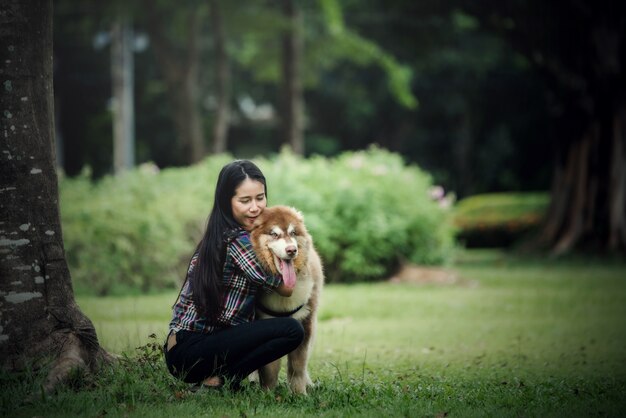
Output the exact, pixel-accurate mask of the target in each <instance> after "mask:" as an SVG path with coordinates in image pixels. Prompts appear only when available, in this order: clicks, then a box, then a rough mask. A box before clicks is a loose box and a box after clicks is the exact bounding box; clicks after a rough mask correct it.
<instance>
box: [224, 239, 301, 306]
mask: <svg viewBox="0 0 626 418" xmlns="http://www.w3.org/2000/svg"><path fill="white" fill-rule="evenodd" d="M226 254H227V258H229V257H230V259H231V260H232V262H233V264H234V265H235V266H237V267H238V268H239V269H240V270H241V271H243V273H244V274H245V275H246V276H247V277H248V279H249V280H251V281H252V282H254V283H256V284H258V285H260V286H262V287H264V288H266V289H268V290H273V291H278V287H279V286H281V285H282V286H284V284H283V280H282V276H281V275H277V276H273V275H271V274H268V273H267V272H266V271H265V269H264V268H263V267H262V266H261V264H260V263H259V261H258V260H257V257H256V254H255V253H254V250H253V248H252V243H250V239H249V237H247V236H242V237H238V238H236V239H234V240H233V241H231V242H230V243H229V245H228V248H227V252H226ZM286 291H287V288H285V292H286ZM278 294H280V295H282V293H280V292H279V293H278ZM289 296H291V292H289Z"/></svg>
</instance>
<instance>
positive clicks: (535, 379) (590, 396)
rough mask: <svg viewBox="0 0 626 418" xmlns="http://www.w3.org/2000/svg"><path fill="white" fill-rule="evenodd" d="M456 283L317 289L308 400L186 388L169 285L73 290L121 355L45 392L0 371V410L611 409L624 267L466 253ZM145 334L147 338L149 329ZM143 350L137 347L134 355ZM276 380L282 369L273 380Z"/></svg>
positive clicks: (620, 347) (612, 412) (619, 396)
mask: <svg viewBox="0 0 626 418" xmlns="http://www.w3.org/2000/svg"><path fill="white" fill-rule="evenodd" d="M456 270H457V272H458V273H459V276H460V277H461V279H460V280H459V281H458V283H457V284H454V285H413V284H390V283H378V284H359V285H332V286H327V287H326V289H325V291H324V298H323V304H322V308H321V312H320V321H319V326H318V335H317V339H316V344H315V349H314V352H313V354H312V358H311V365H310V372H311V375H312V377H313V380H314V381H315V382H316V383H317V386H316V388H315V389H314V390H312V391H311V393H310V395H309V396H308V397H299V396H294V395H291V394H290V393H289V391H288V390H287V388H286V386H285V385H284V384H282V385H281V386H280V387H279V388H278V389H277V391H276V392H272V393H267V392H263V391H261V390H259V389H257V388H256V387H248V388H247V389H246V390H244V391H243V392H241V393H230V392H217V391H216V392H205V393H195V394H194V393H191V392H189V391H188V390H187V386H186V385H184V384H181V383H180V382H177V381H176V380H174V379H173V378H171V377H170V376H169V375H168V374H167V372H166V371H165V369H164V367H163V364H162V360H161V359H160V357H159V354H158V352H157V351H155V350H153V348H154V346H153V345H147V344H153V343H154V342H155V341H156V342H159V343H160V342H161V340H162V339H163V337H164V335H165V332H166V327H167V323H168V320H169V315H170V305H171V303H172V302H173V300H174V299H175V297H176V294H175V293H168V294H163V295H154V296H144V297H126V298H112V297H111V298H104V299H98V298H93V297H81V298H78V302H79V304H80V306H81V308H82V309H83V310H84V311H85V312H86V313H87V315H88V316H89V317H90V318H91V319H92V320H93V321H94V324H95V326H96V329H97V330H98V333H99V336H100V339H101V342H102V344H103V346H104V347H105V348H107V349H108V350H110V351H113V352H118V353H120V352H124V353H126V355H127V356H129V357H130V360H129V361H123V362H122V363H121V364H120V365H119V366H117V367H114V368H109V369H105V370H104V371H102V372H101V374H100V375H99V376H97V377H95V378H93V377H89V376H80V375H79V376H76V377H75V379H74V381H73V382H72V384H71V385H68V386H67V387H65V388H62V389H61V390H59V392H58V393H57V394H56V395H54V396H50V397H46V398H42V397H41V396H39V395H37V396H35V398H34V399H31V401H30V402H24V401H23V399H25V398H26V397H27V394H28V393H29V391H30V390H32V388H33V387H36V385H37V382H39V380H38V379H39V377H38V376H39V375H38V374H36V373H26V374H24V375H23V376H20V377H15V376H9V377H7V376H5V377H3V380H2V384H3V387H5V388H8V389H6V390H3V391H2V394H1V395H0V400H1V402H2V403H1V406H2V411H10V415H11V416H29V417H31V416H46V417H49V416H59V417H61V416H73V415H80V416H94V417H95V416H105V415H106V417H117V416H146V417H153V416H156V417H158V416H163V417H166V416H167V417H171V416H229V417H235V416H245V417H252V416H267V417H274V416H328V417H344V416H372V417H379V416H393V417H396V416H411V417H412V416H420V417H421V416H433V417H434V416H444V414H447V416H462V417H465V416H494V417H495V416H497V417H500V416H555V417H562V416H598V415H599V416H623V415H624V414H625V412H624V411H625V410H626V409H625V408H626V327H625V326H624V325H625V324H624V319H625V318H626V264H624V262H621V261H619V260H613V261H611V260H609V261H607V260H594V259H589V258H585V259H576V258H573V259H570V260H565V261H548V260H541V259H516V258H512V257H510V256H503V255H502V254H501V253H497V252H470V253H466V254H465V255H463V257H462V258H461V259H460V260H459V262H458V265H457V267H456ZM151 333H155V334H156V335H157V338H156V339H151V338H149V337H148V336H149V335H150V334H151ZM138 346H143V349H142V350H136V349H135V348H136V347H138ZM283 382H284V375H283Z"/></svg>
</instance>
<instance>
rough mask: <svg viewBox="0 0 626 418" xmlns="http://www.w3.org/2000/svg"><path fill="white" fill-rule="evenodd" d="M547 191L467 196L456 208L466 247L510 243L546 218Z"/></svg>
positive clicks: (456, 216)
mask: <svg viewBox="0 0 626 418" xmlns="http://www.w3.org/2000/svg"><path fill="white" fill-rule="evenodd" d="M548 204H549V196H548V194H546V193H491V194H481V195H475V196H471V197H468V198H465V199H463V200H461V201H459V203H458V205H457V207H456V208H455V211H454V224H455V225H456V227H457V230H458V233H457V237H458V239H459V240H460V241H462V242H464V244H465V246H466V247H469V248H475V247H508V246H510V245H512V244H514V243H515V242H517V241H519V240H520V239H521V238H523V237H524V236H526V235H527V234H529V233H531V232H532V231H533V230H534V229H535V228H537V227H538V226H539V225H540V223H541V222H542V220H543V217H544V215H545V211H546V210H547V207H548Z"/></svg>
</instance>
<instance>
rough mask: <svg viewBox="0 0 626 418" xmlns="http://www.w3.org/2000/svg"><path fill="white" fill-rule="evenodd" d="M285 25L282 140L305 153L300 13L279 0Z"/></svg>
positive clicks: (286, 0) (290, 1) (287, 1)
mask: <svg viewBox="0 0 626 418" xmlns="http://www.w3.org/2000/svg"><path fill="white" fill-rule="evenodd" d="M280 3H281V7H282V13H283V14H284V16H285V19H286V21H287V27H286V28H285V29H284V31H283V33H282V35H281V41H282V42H281V48H282V51H281V52H282V54H281V61H282V103H281V104H282V106H281V108H282V112H281V113H282V118H281V122H282V123H281V125H282V131H283V138H284V141H285V143H287V144H290V145H291V149H292V150H293V152H294V153H296V154H298V155H304V97H303V95H302V81H301V78H302V54H303V52H302V48H303V45H302V42H303V39H302V24H303V22H302V13H301V11H300V9H299V7H298V5H297V4H296V2H295V1H294V0H280Z"/></svg>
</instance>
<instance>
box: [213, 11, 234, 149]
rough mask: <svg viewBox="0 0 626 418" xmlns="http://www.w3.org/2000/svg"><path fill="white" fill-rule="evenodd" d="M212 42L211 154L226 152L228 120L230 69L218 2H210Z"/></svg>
mask: <svg viewBox="0 0 626 418" xmlns="http://www.w3.org/2000/svg"><path fill="white" fill-rule="evenodd" d="M210 8H211V23H212V28H213V42H214V43H215V94H216V96H217V109H216V112H215V122H214V125H213V152H214V153H215V154H221V153H223V152H226V144H227V140H228V120H229V117H230V108H229V102H230V68H229V65H228V55H227V54H226V45H225V44H226V41H225V36H224V26H223V24H222V16H221V13H220V5H219V3H218V0H210Z"/></svg>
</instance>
